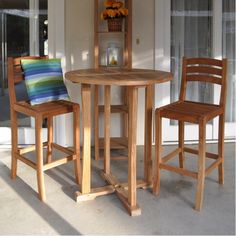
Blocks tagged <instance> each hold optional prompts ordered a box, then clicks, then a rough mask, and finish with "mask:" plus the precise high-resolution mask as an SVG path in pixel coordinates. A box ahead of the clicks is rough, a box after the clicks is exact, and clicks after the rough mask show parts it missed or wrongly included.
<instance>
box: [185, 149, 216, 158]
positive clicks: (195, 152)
mask: <svg viewBox="0 0 236 236" xmlns="http://www.w3.org/2000/svg"><path fill="white" fill-rule="evenodd" d="M184 152H188V153H192V154H195V155H198V153H199V151H198V150H196V149H193V148H187V147H184ZM206 157H208V158H211V159H218V157H219V156H218V155H217V154H215V153H210V152H206Z"/></svg>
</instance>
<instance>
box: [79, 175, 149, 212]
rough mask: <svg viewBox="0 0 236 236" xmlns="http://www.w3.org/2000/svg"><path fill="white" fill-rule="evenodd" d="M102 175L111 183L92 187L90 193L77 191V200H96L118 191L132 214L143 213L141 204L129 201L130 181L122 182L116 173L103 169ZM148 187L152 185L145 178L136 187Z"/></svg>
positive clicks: (118, 194)
mask: <svg viewBox="0 0 236 236" xmlns="http://www.w3.org/2000/svg"><path fill="white" fill-rule="evenodd" d="M101 176H102V178H103V179H104V180H105V181H106V182H107V183H108V184H109V185H106V186H104V187H98V188H91V192H90V193H81V192H80V191H77V192H76V193H75V195H76V201H77V202H83V201H89V200H94V199H95V198H96V197H99V196H103V195H107V194H111V193H116V194H117V196H118V198H119V199H120V200H121V202H122V203H123V205H124V207H125V208H126V210H127V211H128V212H129V214H130V215H131V216H139V215H141V208H140V207H139V205H138V204H136V205H135V206H131V205H130V203H129V201H128V191H127V189H128V183H120V182H119V181H118V180H117V179H116V177H115V176H114V175H112V174H111V173H110V174H107V173H105V172H104V171H101ZM148 187H150V185H149V184H148V183H146V182H145V181H144V180H138V181H137V184H136V188H143V189H144V188H148Z"/></svg>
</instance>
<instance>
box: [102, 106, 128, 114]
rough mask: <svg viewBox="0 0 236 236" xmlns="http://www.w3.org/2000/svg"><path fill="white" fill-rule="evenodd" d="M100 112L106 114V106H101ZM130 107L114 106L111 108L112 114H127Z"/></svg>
mask: <svg viewBox="0 0 236 236" xmlns="http://www.w3.org/2000/svg"><path fill="white" fill-rule="evenodd" d="M99 112H104V106H103V105H99ZM127 112H128V106H125V105H112V106H111V113H127Z"/></svg>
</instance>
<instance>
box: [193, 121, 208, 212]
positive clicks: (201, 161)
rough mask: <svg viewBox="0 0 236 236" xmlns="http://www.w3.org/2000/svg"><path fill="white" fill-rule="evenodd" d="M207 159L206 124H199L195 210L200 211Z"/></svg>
mask: <svg viewBox="0 0 236 236" xmlns="http://www.w3.org/2000/svg"><path fill="white" fill-rule="evenodd" d="M205 157H206V122H205V121H203V122H200V124H199V157H198V178H197V194H196V204H195V209H196V210H198V211H200V210H201V208H202V203H203V193H204V183H205Z"/></svg>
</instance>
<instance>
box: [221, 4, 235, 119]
mask: <svg viewBox="0 0 236 236" xmlns="http://www.w3.org/2000/svg"><path fill="white" fill-rule="evenodd" d="M222 4H223V6H222V9H223V19H222V37H223V38H222V48H223V57H225V58H227V59H228V87H227V104H226V122H235V121H236V111H235V108H236V97H235V95H236V75H235V70H236V64H235V0H224V1H222Z"/></svg>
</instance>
